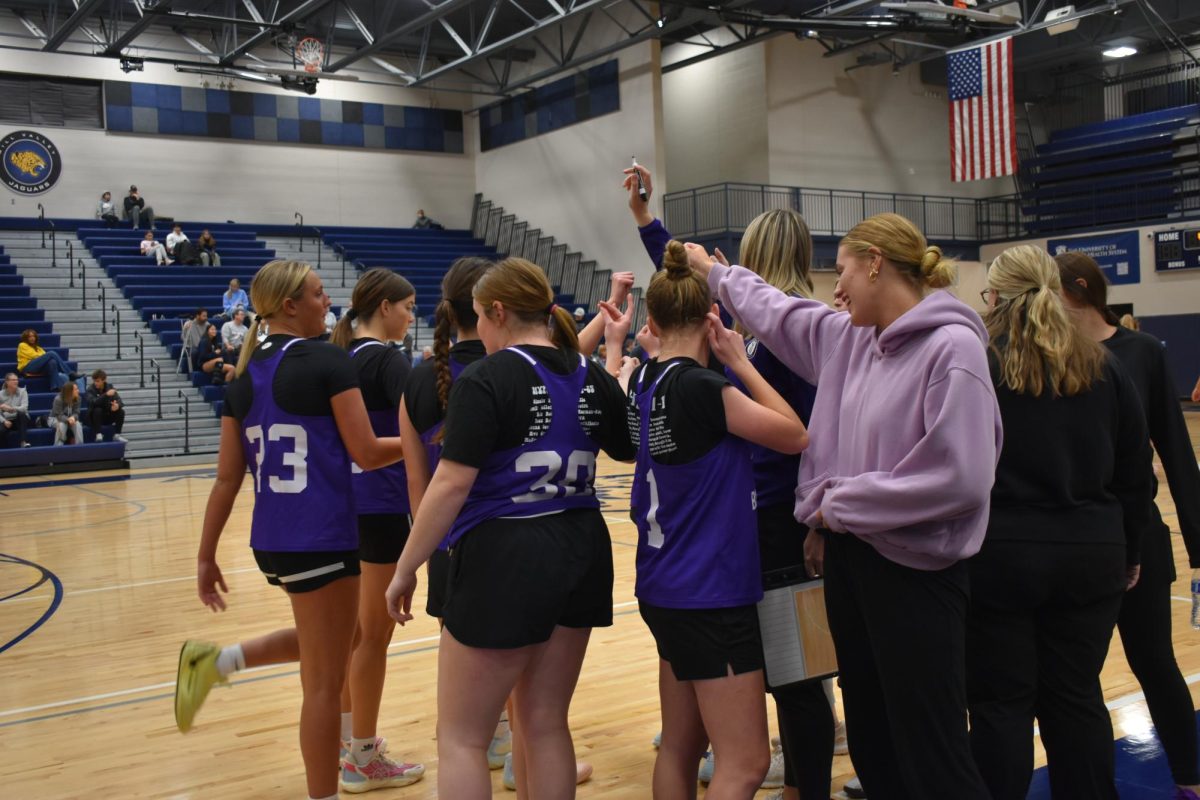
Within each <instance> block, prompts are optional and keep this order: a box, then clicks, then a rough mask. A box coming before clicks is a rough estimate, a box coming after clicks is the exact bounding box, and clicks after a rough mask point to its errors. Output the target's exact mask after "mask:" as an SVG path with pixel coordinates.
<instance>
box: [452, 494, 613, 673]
mask: <svg viewBox="0 0 1200 800" xmlns="http://www.w3.org/2000/svg"><path fill="white" fill-rule="evenodd" d="M612 590H613V561H612V542H611V541H610V539H609V538H608V528H607V527H606V526H605V524H604V518H603V517H601V516H600V512H599V510H597V509H575V510H571V511H563V512H561V513H559V514H548V515H546V516H544V517H531V518H526V519H491V520H487V521H486V522H483V523H481V524H480V525H477V526H476V527H475V528H473V529H471V530H470V531H468V532H467V534H466V535H465V536H464V537H463V538H462V539H460V540H459V541H458V543H457V544H456V545H455V546H454V547H453V548H452V549H451V551H450V576H449V581H448V582H447V585H446V599H445V604H444V605H443V608H442V611H443V616H442V622H443V623H444V624H445V626H446V630H448V631H450V634H451V635H452V636H453V637H454V638H455V639H457V640H458V641H459V642H461V643H463V644H465V645H467V646H468V647H486V648H493V649H511V648H516V647H525V646H527V645H531V644H539V643H541V642H544V641H546V640H548V639H549V638H550V635H551V634H552V633H553V632H554V628H555V626H557V625H562V626H564V627H567V628H601V627H606V626H609V625H612V619H613V615H612V614H613V610H612V604H613V599H612Z"/></svg>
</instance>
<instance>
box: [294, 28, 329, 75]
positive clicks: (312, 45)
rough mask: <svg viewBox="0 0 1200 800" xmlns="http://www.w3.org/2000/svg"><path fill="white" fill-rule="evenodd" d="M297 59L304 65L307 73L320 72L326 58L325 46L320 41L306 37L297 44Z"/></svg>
mask: <svg viewBox="0 0 1200 800" xmlns="http://www.w3.org/2000/svg"><path fill="white" fill-rule="evenodd" d="M296 58H297V59H299V61H300V62H301V63H302V64H304V71H305V72H318V71H320V69H321V61H322V59H324V58H325V45H323V44H321V42H320V40H319V39H314V38H313V37H311V36H306V37H305V38H303V39H301V40H300V41H299V42H297V43H296Z"/></svg>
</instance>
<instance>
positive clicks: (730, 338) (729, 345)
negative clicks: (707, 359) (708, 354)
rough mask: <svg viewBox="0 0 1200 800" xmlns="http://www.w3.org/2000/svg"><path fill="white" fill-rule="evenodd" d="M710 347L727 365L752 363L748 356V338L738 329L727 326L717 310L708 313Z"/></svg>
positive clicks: (719, 359)
mask: <svg viewBox="0 0 1200 800" xmlns="http://www.w3.org/2000/svg"><path fill="white" fill-rule="evenodd" d="M708 347H709V349H710V350H712V353H713V355H714V356H716V357H717V360H718V361H720V362H721V363H722V364H724V365H725V366H727V367H734V366H736V365H737V364H739V363H740V362H742V361H744V362H746V363H747V364H749V363H750V359H749V358H748V357H747V356H746V340H745V339H744V338H743V337H742V335H741V334H740V333H738V332H737V331H733V330H730V329H729V328H726V327H725V323H724V322H722V321H721V318H720V317H719V316H717V314H716V312H712V311H710V312H709V314H708Z"/></svg>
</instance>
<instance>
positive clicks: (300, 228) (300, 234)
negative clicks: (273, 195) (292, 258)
mask: <svg viewBox="0 0 1200 800" xmlns="http://www.w3.org/2000/svg"><path fill="white" fill-rule="evenodd" d="M292 219H298V220H300V221H299V222H297V223H296V238H297V239H299V240H300V252H301V253H303V252H304V215H303V214H301V213H300V212H299V211H297V212H296V213H295V214H293V215H292Z"/></svg>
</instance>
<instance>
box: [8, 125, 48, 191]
mask: <svg viewBox="0 0 1200 800" xmlns="http://www.w3.org/2000/svg"><path fill="white" fill-rule="evenodd" d="M0 158H2V160H3V163H2V164H0V176H3V178H4V185H5V186H7V187H8V188H9V189H12V190H13V191H14V192H16V193H18V194H24V195H35V194H42V193H43V192H46V191H49V190H50V189H52V188H54V184H56V183H58V178H59V175H61V174H62V157H61V156H60V155H59V153H58V148H57V147H55V146H54V143H53V142H51V141H50V140H49V139H47V138H46V137H45V136H43V135H41V134H40V133H37V132H35V131H15V132H13V133H10V134H8V135H7V136H5V137H4V138H3V139H0Z"/></svg>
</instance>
